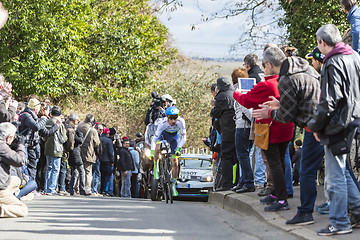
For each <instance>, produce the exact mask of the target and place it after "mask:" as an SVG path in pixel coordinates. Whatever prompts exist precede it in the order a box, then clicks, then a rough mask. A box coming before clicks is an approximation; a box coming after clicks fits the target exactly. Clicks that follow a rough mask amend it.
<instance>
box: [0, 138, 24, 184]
mask: <svg viewBox="0 0 360 240" xmlns="http://www.w3.org/2000/svg"><path fill="white" fill-rule="evenodd" d="M25 161H26V153H25V147H24V145H22V144H19V145H18V146H17V148H16V150H15V151H14V150H12V149H11V148H10V147H9V145H8V144H7V143H6V142H5V141H3V140H1V141H0V190H5V189H6V188H7V187H8V186H9V183H10V166H14V167H21V166H23V165H24V164H25Z"/></svg>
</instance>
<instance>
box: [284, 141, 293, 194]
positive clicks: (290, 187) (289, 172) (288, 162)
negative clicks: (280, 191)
mask: <svg viewBox="0 0 360 240" xmlns="http://www.w3.org/2000/svg"><path fill="white" fill-rule="evenodd" d="M292 180H293V177H292V167H291V159H290V154H289V146H288V147H287V149H286V153H285V182H286V192H287V194H294V189H293V184H292Z"/></svg>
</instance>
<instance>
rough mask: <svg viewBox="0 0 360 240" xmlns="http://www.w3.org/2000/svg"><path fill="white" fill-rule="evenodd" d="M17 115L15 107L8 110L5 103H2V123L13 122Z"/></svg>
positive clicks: (0, 117) (0, 109) (0, 118)
mask: <svg viewBox="0 0 360 240" xmlns="http://www.w3.org/2000/svg"><path fill="white" fill-rule="evenodd" d="M15 114H16V108H15V107H13V106H10V107H9V108H6V106H5V102H4V101H2V102H1V103H0V123H2V122H12V119H13V118H14V116H15Z"/></svg>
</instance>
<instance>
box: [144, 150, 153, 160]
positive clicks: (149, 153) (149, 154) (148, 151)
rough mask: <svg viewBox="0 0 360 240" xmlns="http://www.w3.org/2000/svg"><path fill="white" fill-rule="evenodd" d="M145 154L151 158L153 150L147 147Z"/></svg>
mask: <svg viewBox="0 0 360 240" xmlns="http://www.w3.org/2000/svg"><path fill="white" fill-rule="evenodd" d="M144 155H145V157H147V158H149V159H150V158H151V150H150V149H148V148H145V150H144Z"/></svg>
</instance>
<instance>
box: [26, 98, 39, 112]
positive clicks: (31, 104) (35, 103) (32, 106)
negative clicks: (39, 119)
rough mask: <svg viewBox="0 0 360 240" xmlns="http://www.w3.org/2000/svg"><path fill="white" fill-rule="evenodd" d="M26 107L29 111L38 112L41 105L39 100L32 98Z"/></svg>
mask: <svg viewBox="0 0 360 240" xmlns="http://www.w3.org/2000/svg"><path fill="white" fill-rule="evenodd" d="M27 107H28V108H30V109H31V110H40V107H41V103H40V101H39V100H37V99H35V98H32V99H30V100H29V102H28V105H27Z"/></svg>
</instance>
